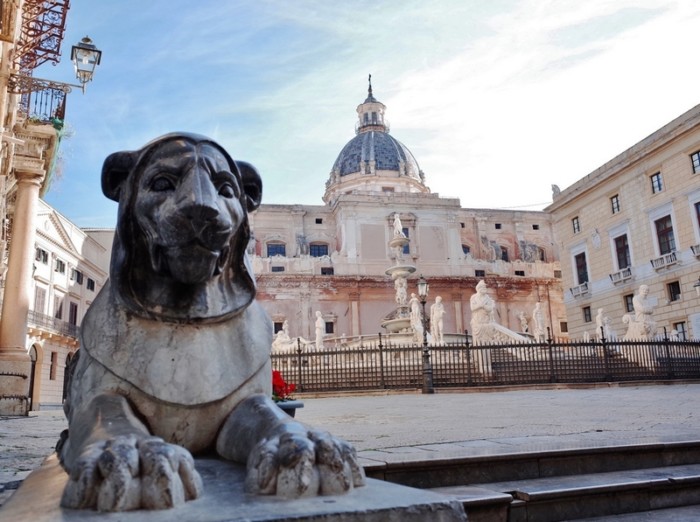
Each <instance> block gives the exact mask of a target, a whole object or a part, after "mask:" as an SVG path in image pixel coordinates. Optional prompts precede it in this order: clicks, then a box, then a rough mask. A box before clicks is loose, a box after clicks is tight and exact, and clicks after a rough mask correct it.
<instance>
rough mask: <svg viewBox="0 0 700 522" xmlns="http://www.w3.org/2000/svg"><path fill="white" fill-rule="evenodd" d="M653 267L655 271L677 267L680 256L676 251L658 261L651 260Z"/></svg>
mask: <svg viewBox="0 0 700 522" xmlns="http://www.w3.org/2000/svg"><path fill="white" fill-rule="evenodd" d="M650 263H651V266H652V267H653V268H654V270H656V271H659V270H662V269H664V268H668V267H670V266H673V265H675V264H676V263H678V255H677V253H676V251H675V250H674V251H673V252H669V253H668V254H664V255H662V256H661V257H657V258H656V259H651V260H650Z"/></svg>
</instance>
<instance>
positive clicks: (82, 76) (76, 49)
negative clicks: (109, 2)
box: [8, 36, 102, 94]
mask: <svg viewBox="0 0 700 522" xmlns="http://www.w3.org/2000/svg"><path fill="white" fill-rule="evenodd" d="M70 59H71V62H73V67H74V68H75V76H76V78H77V79H78V81H79V82H80V85H76V84H73V83H65V82H57V81H54V80H45V79H43V78H36V77H34V76H26V75H24V74H20V73H16V72H11V73H10V76H9V81H8V90H9V92H11V93H15V94H28V93H32V92H38V91H43V90H46V89H53V90H57V91H62V92H64V93H65V94H68V93H69V92H71V91H72V90H73V89H72V88H73V87H78V88H79V89H80V90H81V91H82V92H83V93H85V84H86V83H88V82H90V81H92V77H93V76H94V74H95V67H97V66H98V65H99V64H100V60H101V59H102V51H100V50H99V49H98V48H97V47H95V45H94V44H93V43H92V40H91V39H90V37H89V36H86V37H84V38H83V39H82V40H80V42H78V43H77V44H75V45H74V46H73V47H72V48H71V53H70Z"/></svg>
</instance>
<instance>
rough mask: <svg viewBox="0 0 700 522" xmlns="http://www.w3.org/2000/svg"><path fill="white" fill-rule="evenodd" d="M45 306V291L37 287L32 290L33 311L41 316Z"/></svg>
mask: <svg viewBox="0 0 700 522" xmlns="http://www.w3.org/2000/svg"><path fill="white" fill-rule="evenodd" d="M45 304H46V290H45V289H43V288H39V287H38V286H37V287H36V288H34V311H35V312H39V313H40V314H43V313H44V306H45Z"/></svg>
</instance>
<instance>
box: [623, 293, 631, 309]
mask: <svg viewBox="0 0 700 522" xmlns="http://www.w3.org/2000/svg"><path fill="white" fill-rule="evenodd" d="M623 299H624V300H625V312H634V294H627V295H626V296H624V297H623Z"/></svg>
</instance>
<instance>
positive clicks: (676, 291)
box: [666, 281, 681, 302]
mask: <svg viewBox="0 0 700 522" xmlns="http://www.w3.org/2000/svg"><path fill="white" fill-rule="evenodd" d="M666 289H667V290H668V300H669V301H671V302H673V301H679V300H680V298H681V284H680V282H679V281H671V282H670V283H668V284H667V285H666Z"/></svg>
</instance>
